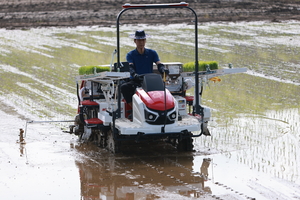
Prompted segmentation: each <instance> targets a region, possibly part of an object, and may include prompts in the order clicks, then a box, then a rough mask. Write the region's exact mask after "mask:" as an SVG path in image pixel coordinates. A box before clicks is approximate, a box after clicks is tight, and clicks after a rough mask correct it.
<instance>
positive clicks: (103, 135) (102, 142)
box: [97, 130, 108, 148]
mask: <svg viewBox="0 0 300 200" xmlns="http://www.w3.org/2000/svg"><path fill="white" fill-rule="evenodd" d="M107 133H108V131H103V130H102V131H101V132H99V133H98V134H97V145H98V146H99V147H101V148H105V147H106V146H107Z"/></svg>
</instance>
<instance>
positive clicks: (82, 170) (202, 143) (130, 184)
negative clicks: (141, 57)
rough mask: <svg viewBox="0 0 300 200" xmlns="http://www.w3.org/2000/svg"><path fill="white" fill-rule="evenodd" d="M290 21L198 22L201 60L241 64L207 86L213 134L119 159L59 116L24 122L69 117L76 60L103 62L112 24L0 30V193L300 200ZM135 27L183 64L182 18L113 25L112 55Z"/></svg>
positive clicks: (137, 148)
mask: <svg viewBox="0 0 300 200" xmlns="http://www.w3.org/2000/svg"><path fill="white" fill-rule="evenodd" d="M299 27H300V23H299V22H294V21H289V22H284V23H267V22H251V23H209V24H201V25H200V26H199V57H200V60H215V61H218V62H219V63H220V65H221V66H222V67H225V66H228V63H232V64H233V66H234V67H247V68H248V69H249V72H248V73H247V74H237V75H230V76H224V77H220V78H221V79H222V81H221V82H219V83H208V84H207V85H205V91H204V96H203V104H204V105H207V106H209V107H211V108H212V109H213V110H212V116H213V117H212V121H211V122H210V123H209V128H210V131H211V133H212V136H211V137H200V138H196V139H194V146H195V152H192V153H179V152H177V151H176V150H174V149H173V148H172V147H170V146H166V145H162V144H147V145H146V144H138V145H136V144H135V145H133V147H132V148H131V149H128V150H127V151H126V152H124V153H122V154H118V155H112V154H111V153H109V152H107V151H106V150H102V149H100V148H98V147H96V146H93V145H86V144H80V143H78V142H77V138H76V137H75V136H73V135H69V134H67V133H64V132H62V130H67V127H68V125H69V124H67V123H37V124H28V123H27V124H26V121H28V120H36V121H42V120H49V121H51V120H70V119H73V118H74V115H75V113H76V106H77V97H76V95H75V94H76V89H75V84H76V83H75V79H74V77H75V76H76V75H77V70H78V67H79V66H83V65H98V64H109V63H110V62H111V54H112V52H113V51H114V49H115V44H116V40H115V28H114V27H107V28H103V27H101V28H99V27H76V28H41V29H29V30H5V29H1V30H0V44H1V47H0V57H1V58H0V60H1V61H0V77H1V83H2V86H1V88H0V93H1V96H0V101H1V104H2V106H1V121H0V122H1V127H2V133H1V138H0V165H1V167H0V175H1V177H2V178H1V180H0V189H1V193H0V197H1V199H157V198H161V199H194V198H199V199H251V198H252V199H253V198H256V199H299V198H300V193H299V191H300V178H299V174H300V171H299V169H300V168H299V165H300V157H299V155H300V149H299V142H300V136H299V133H300V105H299V102H300V97H299V93H300V86H299V85H300V72H299V70H300V63H299V58H298V52H299V48H300V42H299V41H300V38H299V30H300V29H299ZM138 28H143V29H145V30H146V31H147V33H148V34H151V35H152V38H150V39H148V47H150V48H154V49H156V50H157V51H158V53H159V55H160V57H161V60H162V61H163V62H170V61H178V62H182V63H185V62H189V61H192V60H193V58H194V54H193V40H192V36H193V31H192V28H193V27H192V26H189V25H184V24H180V25H168V26H161V27H160V26H159V27H157V26H156V27H153V26H146V25H140V26H139V27H130V26H123V27H122V33H121V37H122V38H121V44H122V48H121V57H122V58H124V57H125V54H126V52H127V51H128V50H130V49H132V48H133V47H134V43H133V42H132V40H131V39H129V38H128V34H129V33H132V32H133V30H135V29H138ZM190 92H192V91H190ZM26 125H27V126H26ZM19 128H23V129H26V137H25V141H26V144H20V143H18V142H17V140H18V139H19V137H18V134H19Z"/></svg>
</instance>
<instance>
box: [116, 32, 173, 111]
mask: <svg viewBox="0 0 300 200" xmlns="http://www.w3.org/2000/svg"><path fill="white" fill-rule="evenodd" d="M129 37H131V38H133V39H134V43H135V44H136V48H135V49H134V50H132V51H130V52H129V53H128V54H127V56H126V60H127V62H128V63H129V72H130V76H131V77H130V78H131V80H130V81H129V82H126V83H124V84H123V85H122V86H121V92H122V94H123V96H124V99H125V100H126V102H127V103H128V104H129V105H130V106H132V96H133V95H134V93H135V89H136V87H137V86H138V85H139V81H138V75H141V74H147V73H153V63H155V64H156V65H157V69H158V71H159V72H160V73H161V74H163V73H164V72H165V73H166V74H168V73H169V70H168V69H167V68H166V67H165V66H164V64H162V63H161V62H160V60H159V57H158V54H157V53H156V51H154V50H152V49H147V48H145V44H146V38H148V37H149V35H148V34H145V31H143V30H137V31H136V32H135V34H132V35H130V36H129Z"/></svg>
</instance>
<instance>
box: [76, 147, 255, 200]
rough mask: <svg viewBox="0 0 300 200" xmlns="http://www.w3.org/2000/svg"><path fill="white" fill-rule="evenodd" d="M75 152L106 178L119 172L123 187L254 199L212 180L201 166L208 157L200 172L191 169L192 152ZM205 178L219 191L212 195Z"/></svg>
mask: <svg viewBox="0 0 300 200" xmlns="http://www.w3.org/2000/svg"><path fill="white" fill-rule="evenodd" d="M87 145H89V144H87ZM79 153H80V157H82V158H84V160H85V159H87V160H88V161H89V162H91V163H94V164H93V168H97V167H98V168H105V171H107V172H109V173H110V175H108V174H106V175H105V176H108V178H110V179H114V178H113V177H114V176H116V177H118V176H123V179H126V182H127V183H128V182H129V186H127V187H136V188H138V189H140V190H143V191H144V192H143V193H146V194H150V195H155V196H159V197H161V195H169V193H171V194H173V193H172V189H173V192H174V191H175V192H176V195H180V196H181V197H182V198H183V196H184V197H186V198H187V196H188V197H191V195H192V196H193V197H194V198H201V197H203V198H205V199H207V198H208V199H223V200H225V199H231V198H237V199H252V200H254V199H255V198H253V197H250V196H248V195H246V194H244V193H242V192H239V191H238V190H237V189H234V188H232V187H229V186H227V185H226V184H223V183H221V182H213V180H212V179H211V178H208V177H205V170H207V168H208V167H209V164H211V165H213V160H212V159H210V158H204V160H205V159H206V161H208V163H206V166H203V163H202V166H201V172H195V171H194V170H193V169H192V167H191V166H192V165H193V157H194V156H195V155H194V154H193V153H178V152H177V151H176V150H171V151H169V150H167V152H165V150H164V151H163V152H162V153H161V152H158V151H157V150H155V149H149V150H147V151H144V152H142V151H138V152H136V149H134V150H133V149H131V150H130V151H128V152H125V153H123V154H116V155H113V154H111V153H110V152H108V151H107V150H103V149H100V151H97V148H92V149H90V150H88V152H86V151H81V152H79ZM204 160H203V161H204ZM109 162H111V163H109ZM85 163H86V162H85ZM202 167H204V168H203V169H202ZM205 167H206V169H205ZM202 170H203V171H202ZM206 181H210V182H212V183H213V184H214V185H215V186H218V187H219V188H220V189H221V190H222V195H215V194H214V192H212V191H211V190H210V188H209V187H205V186H204V183H205V182H206ZM86 185H89V183H86ZM122 186H123V185H122ZM99 187H100V186H99ZM124 187H125V186H124ZM175 188H176V189H175Z"/></svg>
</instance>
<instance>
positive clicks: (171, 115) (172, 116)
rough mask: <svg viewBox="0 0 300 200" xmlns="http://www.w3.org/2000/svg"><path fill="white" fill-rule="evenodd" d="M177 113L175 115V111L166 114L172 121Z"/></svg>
mask: <svg viewBox="0 0 300 200" xmlns="http://www.w3.org/2000/svg"><path fill="white" fill-rule="evenodd" d="M176 117H177V115H176V111H174V112H172V113H170V114H169V115H168V118H169V119H170V120H171V121H174V120H175V119H176Z"/></svg>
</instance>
